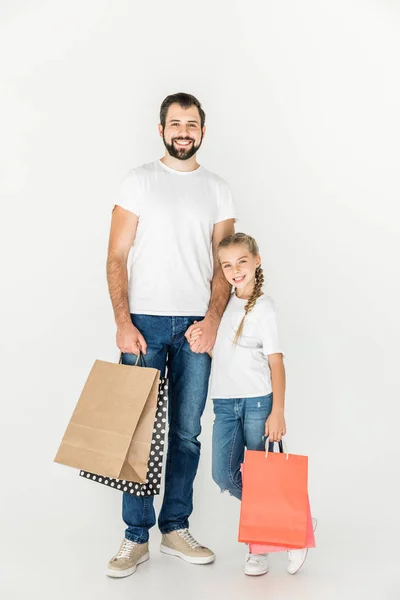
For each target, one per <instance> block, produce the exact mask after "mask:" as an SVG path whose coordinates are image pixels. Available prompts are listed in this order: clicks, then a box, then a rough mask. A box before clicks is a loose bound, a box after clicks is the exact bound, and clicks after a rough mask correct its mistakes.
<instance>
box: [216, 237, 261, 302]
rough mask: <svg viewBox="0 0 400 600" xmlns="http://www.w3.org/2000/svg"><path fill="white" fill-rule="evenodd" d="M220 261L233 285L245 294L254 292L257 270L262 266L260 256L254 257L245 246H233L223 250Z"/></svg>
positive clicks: (220, 252) (220, 253)
mask: <svg viewBox="0 0 400 600" xmlns="http://www.w3.org/2000/svg"><path fill="white" fill-rule="evenodd" d="M219 261H220V264H221V268H222V271H223V273H224V275H225V277H226V279H227V280H228V281H229V283H230V284H231V285H233V286H234V287H235V288H237V289H238V290H240V291H241V292H243V293H244V292H245V291H247V292H250V291H252V290H253V287H254V280H255V273H256V268H257V267H258V266H259V265H260V264H261V258H260V255H257V256H253V254H251V253H250V252H249V251H248V249H247V248H246V246H244V245H233V246H229V248H221V250H220V251H219Z"/></svg>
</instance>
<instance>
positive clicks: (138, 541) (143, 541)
mask: <svg viewBox="0 0 400 600" xmlns="http://www.w3.org/2000/svg"><path fill="white" fill-rule="evenodd" d="M125 538H126V539H127V540H129V541H130V542H135V543H136V544H146V542H148V541H149V536H147V539H144V538H143V537H140V536H137V535H132V534H130V533H127V532H125Z"/></svg>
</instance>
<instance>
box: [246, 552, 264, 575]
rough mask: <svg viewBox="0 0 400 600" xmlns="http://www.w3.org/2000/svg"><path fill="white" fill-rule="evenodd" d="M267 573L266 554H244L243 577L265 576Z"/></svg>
mask: <svg viewBox="0 0 400 600" xmlns="http://www.w3.org/2000/svg"><path fill="white" fill-rule="evenodd" d="M268 571H269V560H268V554H251V553H250V552H248V553H247V554H246V562H245V563H244V572H245V575H265V573H268Z"/></svg>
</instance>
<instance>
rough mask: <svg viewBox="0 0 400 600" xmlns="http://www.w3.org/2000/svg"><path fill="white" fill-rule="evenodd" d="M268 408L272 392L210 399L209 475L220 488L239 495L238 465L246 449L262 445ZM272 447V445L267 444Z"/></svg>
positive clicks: (240, 494) (240, 495)
mask: <svg viewBox="0 0 400 600" xmlns="http://www.w3.org/2000/svg"><path fill="white" fill-rule="evenodd" d="M271 410H272V394H269V395H268V396H259V397H258V398H235V399H225V398H224V399H218V398H216V399H215V400H214V414H215V420H214V428H213V446H212V476H213V479H214V481H215V482H216V483H217V484H218V485H219V487H220V488H221V490H222V491H226V490H227V491H229V492H230V493H231V494H232V496H235V497H236V498H238V499H239V500H240V499H241V497H242V475H241V472H240V465H241V464H242V462H243V458H244V449H245V447H246V448H247V449H248V450H263V449H264V439H263V436H264V429H265V421H266V420H267V418H268V417H269V415H270V413H271ZM270 449H271V450H273V445H271V444H270Z"/></svg>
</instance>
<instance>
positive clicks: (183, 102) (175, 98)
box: [160, 92, 206, 128]
mask: <svg viewBox="0 0 400 600" xmlns="http://www.w3.org/2000/svg"><path fill="white" fill-rule="evenodd" d="M171 104H179V106H181V107H182V108H189V107H190V106H196V107H197V110H198V111H199V114H200V122H201V127H202V128H203V127H204V124H205V122H206V113H205V112H204V110H203V109H202V107H201V104H200V102H199V101H198V100H197V98H195V97H194V96H192V95H191V94H185V93H184V92H179V93H178V94H171V95H170V96H167V97H166V98H165V100H163V102H162V104H161V108H160V123H161V125H162V126H163V127H165V119H166V117H167V112H168V109H169V107H170V106H171Z"/></svg>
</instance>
